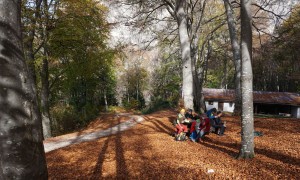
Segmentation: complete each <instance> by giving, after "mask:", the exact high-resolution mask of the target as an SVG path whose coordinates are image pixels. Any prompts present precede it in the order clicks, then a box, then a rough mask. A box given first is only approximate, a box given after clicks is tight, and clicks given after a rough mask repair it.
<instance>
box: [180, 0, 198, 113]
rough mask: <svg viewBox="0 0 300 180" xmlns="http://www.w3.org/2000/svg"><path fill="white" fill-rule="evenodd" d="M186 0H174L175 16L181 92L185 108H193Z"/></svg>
mask: <svg viewBox="0 0 300 180" xmlns="http://www.w3.org/2000/svg"><path fill="white" fill-rule="evenodd" d="M185 8H186V1H185V0H177V1H176V18H177V24H178V32H179V39H180V48H181V58H182V81H183V83H182V94H183V100H184V106H185V108H191V109H193V108H194V102H193V101H194V96H193V75H192V60H191V46H190V45H191V43H190V39H189V36H188V27H187V14H186V12H185Z"/></svg>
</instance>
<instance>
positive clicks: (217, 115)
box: [206, 108, 226, 136]
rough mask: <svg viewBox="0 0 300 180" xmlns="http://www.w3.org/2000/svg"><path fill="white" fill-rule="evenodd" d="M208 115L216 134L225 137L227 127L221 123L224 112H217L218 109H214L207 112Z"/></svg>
mask: <svg viewBox="0 0 300 180" xmlns="http://www.w3.org/2000/svg"><path fill="white" fill-rule="evenodd" d="M206 115H207V117H208V118H209V119H210V122H211V123H210V124H211V127H213V128H215V133H217V134H218V135H220V136H223V135H224V132H225V129H226V126H225V125H224V123H223V122H222V121H221V116H222V112H221V111H217V109H216V108H212V109H210V110H209V111H207V112H206Z"/></svg>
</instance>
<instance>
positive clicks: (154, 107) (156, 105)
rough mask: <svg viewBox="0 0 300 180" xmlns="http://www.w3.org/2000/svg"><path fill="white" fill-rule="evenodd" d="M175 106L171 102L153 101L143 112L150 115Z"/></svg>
mask: <svg viewBox="0 0 300 180" xmlns="http://www.w3.org/2000/svg"><path fill="white" fill-rule="evenodd" d="M173 106H174V105H173V104H172V103H170V102H169V101H166V100H162V99H157V100H155V101H152V102H151V103H150V104H149V105H148V106H147V107H146V108H145V109H143V110H142V113H143V114H149V113H152V112H155V111H158V110H161V109H166V108H171V107H173Z"/></svg>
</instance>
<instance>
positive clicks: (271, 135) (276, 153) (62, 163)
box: [46, 110, 300, 179]
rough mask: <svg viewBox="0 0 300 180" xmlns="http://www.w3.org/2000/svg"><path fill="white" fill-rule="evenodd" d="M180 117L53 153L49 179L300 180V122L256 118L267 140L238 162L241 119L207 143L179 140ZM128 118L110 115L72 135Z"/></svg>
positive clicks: (150, 121) (166, 115) (231, 120)
mask: <svg viewBox="0 0 300 180" xmlns="http://www.w3.org/2000/svg"><path fill="white" fill-rule="evenodd" d="M175 117H176V112H174V111H170V110H165V111H160V112H156V113H153V114H151V115H147V116H144V118H145V121H143V122H142V123H140V124H137V125H136V126H135V127H133V128H131V129H129V130H127V131H124V132H120V133H118V134H116V135H112V136H109V137H104V138H100V139H99V140H97V141H91V142H85V143H81V144H75V145H71V146H68V147H65V148H62V149H58V150H55V151H51V152H49V153H47V154H46V157H47V164H48V172H49V179H300V133H299V132H300V120H299V119H298V120H297V119H273V118H256V119H255V130H256V131H260V132H262V133H263V136H261V137H255V153H256V155H255V158H254V159H252V160H236V159H235V158H234V157H235V156H236V155H237V154H238V151H239V146H240V122H239V119H238V118H237V117H223V120H226V121H227V129H226V132H225V134H226V135H225V136H222V137H220V136H217V135H215V134H209V135H208V136H207V138H206V139H205V142H204V143H193V142H191V141H185V142H177V141H174V139H173V137H172V136H171V133H172V132H173V131H174V127H173V125H172V123H171V121H172V120H173V119H174V118H175ZM124 120H126V117H116V116H115V115H105V116H103V117H101V118H99V119H98V120H96V121H95V122H93V123H92V124H91V125H90V126H89V130H88V129H87V130H84V131H81V132H78V133H73V134H72V135H76V134H82V133H87V132H91V131H95V130H101V129H105V128H108V127H111V126H113V125H116V124H118V123H120V122H121V121H124ZM67 136H68V135H67ZM69 136H70V135H69ZM63 137H66V136H62V137H56V138H53V139H49V140H48V141H55V140H56V139H61V138H63Z"/></svg>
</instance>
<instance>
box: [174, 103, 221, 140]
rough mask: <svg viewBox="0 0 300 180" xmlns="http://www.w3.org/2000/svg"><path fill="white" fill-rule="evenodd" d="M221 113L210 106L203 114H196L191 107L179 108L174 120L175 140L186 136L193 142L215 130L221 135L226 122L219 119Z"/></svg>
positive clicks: (183, 138)
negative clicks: (186, 108)
mask: <svg viewBox="0 0 300 180" xmlns="http://www.w3.org/2000/svg"><path fill="white" fill-rule="evenodd" d="M221 116H222V113H221V112H220V111H217V109H216V108H212V109H210V110H209V111H207V112H206V113H204V114H200V115H198V114H197V113H195V112H193V110H192V109H188V110H187V112H186V111H185V109H181V110H180V112H179V113H178V115H177V119H176V121H175V127H176V135H175V139H176V140H185V139H187V138H186V137H187V136H188V137H189V138H190V139H191V141H193V142H201V141H203V138H204V136H205V135H207V134H209V133H210V132H215V133H216V134H218V135H219V136H223V135H224V132H225V129H226V122H225V123H223V122H222V121H221Z"/></svg>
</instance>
